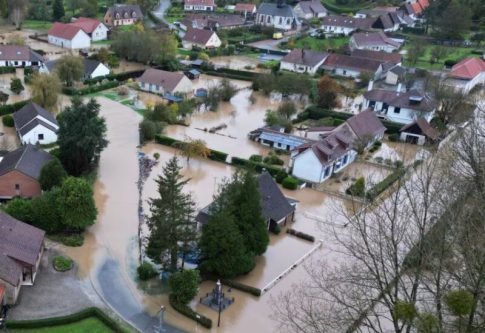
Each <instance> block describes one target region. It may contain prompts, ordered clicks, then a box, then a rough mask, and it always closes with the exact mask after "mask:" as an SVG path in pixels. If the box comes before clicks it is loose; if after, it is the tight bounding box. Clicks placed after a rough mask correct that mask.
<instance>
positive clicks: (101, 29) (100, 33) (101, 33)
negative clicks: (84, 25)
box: [91, 23, 108, 42]
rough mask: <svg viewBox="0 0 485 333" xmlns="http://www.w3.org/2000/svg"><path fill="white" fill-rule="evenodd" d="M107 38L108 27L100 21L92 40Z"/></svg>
mask: <svg viewBox="0 0 485 333" xmlns="http://www.w3.org/2000/svg"><path fill="white" fill-rule="evenodd" d="M106 39H108V28H107V27H106V26H105V25H104V24H103V23H100V24H99V25H98V26H97V27H96V29H95V30H94V31H93V33H92V34H91V40H92V41H93V42H95V41H98V40H106Z"/></svg>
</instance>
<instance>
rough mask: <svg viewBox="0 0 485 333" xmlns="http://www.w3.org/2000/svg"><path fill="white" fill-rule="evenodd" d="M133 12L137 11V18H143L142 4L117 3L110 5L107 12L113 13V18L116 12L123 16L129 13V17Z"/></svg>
mask: <svg viewBox="0 0 485 333" xmlns="http://www.w3.org/2000/svg"><path fill="white" fill-rule="evenodd" d="M133 13H135V17H136V18H137V19H142V18H143V14H142V12H141V10H140V6H138V5H125V4H117V5H115V6H112V7H109V8H108V11H107V12H106V14H111V15H112V17H113V18H115V16H116V14H119V15H120V16H121V18H124V17H125V15H128V17H133Z"/></svg>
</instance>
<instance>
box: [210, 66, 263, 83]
mask: <svg viewBox="0 0 485 333" xmlns="http://www.w3.org/2000/svg"><path fill="white" fill-rule="evenodd" d="M202 70H203V72H204V73H205V74H209V75H214V76H222V77H227V78H230V79H234V80H244V81H253V80H254V79H255V78H257V77H258V76H259V75H260V74H259V73H254V72H248V71H240V70H237V69H230V68H218V69H212V68H207V69H202Z"/></svg>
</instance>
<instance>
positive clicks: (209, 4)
mask: <svg viewBox="0 0 485 333" xmlns="http://www.w3.org/2000/svg"><path fill="white" fill-rule="evenodd" d="M184 10H185V11H205V12H213V11H215V10H216V3H215V2H214V0H185V2H184Z"/></svg>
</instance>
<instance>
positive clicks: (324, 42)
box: [288, 36, 349, 51]
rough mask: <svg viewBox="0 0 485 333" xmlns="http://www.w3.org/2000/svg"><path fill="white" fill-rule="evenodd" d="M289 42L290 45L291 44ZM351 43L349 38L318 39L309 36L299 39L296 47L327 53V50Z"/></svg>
mask: <svg viewBox="0 0 485 333" xmlns="http://www.w3.org/2000/svg"><path fill="white" fill-rule="evenodd" d="M290 43H291V42H289V43H288V44H290ZM348 43H349V37H339V38H325V39H318V38H314V37H310V36H307V37H305V38H301V39H297V40H296V41H295V44H294V45H295V47H296V48H299V49H310V50H314V51H327V49H338V48H340V47H342V46H344V45H347V44H348Z"/></svg>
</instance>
